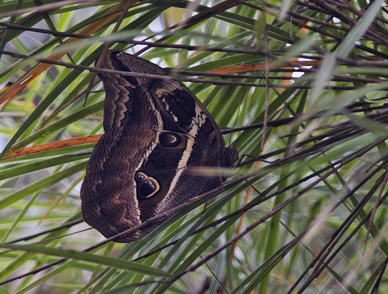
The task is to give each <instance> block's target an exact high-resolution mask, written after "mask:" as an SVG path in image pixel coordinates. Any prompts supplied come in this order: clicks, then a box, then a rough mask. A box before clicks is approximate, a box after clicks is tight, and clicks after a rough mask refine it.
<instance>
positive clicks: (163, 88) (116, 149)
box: [81, 51, 238, 243]
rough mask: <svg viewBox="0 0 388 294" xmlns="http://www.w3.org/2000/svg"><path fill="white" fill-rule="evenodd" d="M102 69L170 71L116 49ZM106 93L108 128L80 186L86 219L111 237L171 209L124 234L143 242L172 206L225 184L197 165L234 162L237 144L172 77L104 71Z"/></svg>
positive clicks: (145, 71)
mask: <svg viewBox="0 0 388 294" xmlns="http://www.w3.org/2000/svg"><path fill="white" fill-rule="evenodd" d="M101 67H102V68H105V69H111V70H118V71H127V72H134V73H142V74H152V75H166V72H165V70H164V69H162V68H161V67H159V66H157V65H155V64H153V63H151V62H149V61H146V60H144V59H141V58H138V57H135V56H132V55H129V54H126V53H123V52H117V51H112V52H109V53H108V55H107V56H106V57H105V58H104V60H103V62H102V65H101ZM99 77H100V79H101V80H102V82H103V84H104V89H105V92H106V97H105V102H104V121H103V126H104V131H105V134H104V135H103V136H102V137H101V139H100V140H99V141H98V143H97V145H96V147H95V148H94V150H93V152H92V155H91V157H90V160H89V163H88V166H87V169H86V176H85V180H84V182H83V184H82V188H81V200H82V213H83V217H84V220H85V221H86V222H87V223H88V224H89V225H91V226H92V227H94V228H96V229H97V230H99V231H100V232H101V233H102V234H103V235H104V236H105V237H108V238H109V237H112V236H115V235H116V234H118V233H121V232H123V231H125V230H128V229H130V228H133V227H134V226H137V225H139V224H141V223H142V222H144V221H146V220H148V219H149V218H152V217H154V216H157V215H159V214H161V213H167V216H166V217H163V218H161V219H159V220H158V221H157V222H155V223H152V224H150V225H148V226H145V227H143V228H142V229H140V230H138V231H136V232H134V233H132V234H128V235H125V236H123V237H117V238H116V239H115V241H116V242H123V243H126V242H131V241H133V240H136V239H139V238H141V237H143V236H144V235H146V234H148V233H149V232H150V231H152V230H153V229H155V227H157V226H158V225H160V224H161V223H163V222H164V221H165V220H166V219H168V218H169V217H170V216H171V214H168V211H169V210H171V209H172V208H174V207H176V206H178V205H180V204H182V203H184V202H185V201H187V200H188V199H190V198H192V197H194V196H197V195H200V194H203V193H205V192H208V191H210V190H212V189H215V188H217V187H219V186H220V185H221V183H222V182H223V181H224V180H225V178H224V177H223V176H221V175H214V176H213V175H210V176H209V174H207V175H206V174H204V173H202V174H201V173H200V172H198V167H200V168H203V167H213V168H215V167H232V166H233V165H234V163H235V162H236V160H237V158H238V153H237V151H236V149H235V148H234V147H233V146H232V147H228V148H225V142H224V139H223V137H222V135H221V132H220V130H219V128H218V126H217V124H216V123H215V121H214V119H213V118H212V117H211V115H210V113H209V112H208V111H207V110H206V108H205V107H204V106H203V105H202V103H201V102H200V101H199V100H198V98H197V97H195V95H194V94H193V93H192V92H191V91H190V90H189V89H188V88H187V87H186V86H184V85H183V84H182V83H181V82H178V81H176V80H172V79H168V80H166V79H164V80H162V79H157V78H145V77H131V76H127V75H121V74H116V73H107V72H101V73H100V74H99Z"/></svg>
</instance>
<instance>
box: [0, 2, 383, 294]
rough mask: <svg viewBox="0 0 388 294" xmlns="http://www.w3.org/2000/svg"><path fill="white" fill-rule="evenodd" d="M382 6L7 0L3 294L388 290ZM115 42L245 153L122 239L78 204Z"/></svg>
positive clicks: (0, 220) (0, 63) (2, 16)
mask: <svg viewBox="0 0 388 294" xmlns="http://www.w3.org/2000/svg"><path fill="white" fill-rule="evenodd" d="M384 3H385V1H383V0H375V1H324V0H313V1H307V0H302V1H290V0H288V1H280V0H273V1H245V0H241V1H233V0H227V1H192V2H190V1H176V0H165V1H156V0H149V1H136V0H133V1H126V2H117V1H52V0H44V1H37V0H36V1H19V0H10V1H1V2H0V8H1V9H0V20H1V22H0V56H1V60H0V85H1V87H2V90H1V92H0V103H1V104H0V105H1V112H0V140H2V141H0V143H4V144H3V146H1V148H2V149H3V150H2V154H1V156H2V160H1V161H0V185H1V190H0V239H1V243H0V248H1V249H0V250H1V255H0V285H1V286H0V293H20V294H21V293H105V294H107V293H386V292H387V291H388V280H387V275H386V274H385V269H386V265H387V260H388V259H387V257H388V242H387V238H386V235H387V234H386V232H387V230H388V227H387V225H386V224H387V213H386V212H387V207H386V205H387V203H388V202H387V200H386V198H387V196H388V189H387V187H386V183H387V180H388V175H387V166H388V152H387V146H386V140H387V139H388V128H387V123H388V108H387V107H386V104H385V103H386V89H387V88H388V78H387V77H388V76H387V73H386V68H387V66H388V63H387V62H386V60H387V59H388V49H387V48H388V46H387V45H388V22H387V21H386V19H387V13H388V11H387V10H386V8H385V6H382V5H384ZM104 48H105V49H108V48H109V49H112V50H122V51H124V50H125V51H127V52H129V53H136V54H139V56H140V57H142V58H145V59H149V60H151V61H152V62H154V63H156V64H159V65H161V66H162V67H171V68H173V70H172V73H173V74H174V75H176V76H177V78H179V79H181V80H182V81H184V82H185V83H186V84H187V85H188V86H189V87H190V88H191V89H192V90H193V92H194V93H196V95H197V96H198V98H199V99H200V100H201V101H203V103H204V104H205V105H206V107H207V108H208V110H209V112H210V113H211V114H212V115H213V116H214V118H215V120H216V121H217V122H218V123H219V125H220V126H222V127H225V128H226V129H225V130H224V133H225V139H226V142H227V144H228V145H229V144H233V145H235V146H236V147H237V149H238V150H239V153H240V161H239V165H238V167H237V168H236V170H235V171H234V173H233V175H232V177H230V178H229V179H228V181H227V182H225V184H224V186H223V187H222V190H217V191H212V192H211V193H207V194H205V195H203V196H202V197H200V198H199V199H198V200H197V201H189V202H188V203H186V204H185V205H183V206H182V208H181V209H180V210H179V212H178V213H177V214H176V215H174V216H173V217H172V218H171V219H169V220H168V221H167V222H165V223H163V225H161V226H160V227H158V228H157V229H155V230H154V231H153V232H151V233H150V234H149V235H147V236H146V237H144V238H143V239H140V240H138V241H136V242H132V243H129V244H117V243H113V242H109V241H108V242H106V241H105V239H104V238H103V237H102V236H101V235H100V234H99V233H98V232H96V231H95V230H94V229H91V228H90V227H89V226H88V225H86V224H85V223H84V222H83V221H82V215H81V212H80V198H79V189H80V183H81V182H82V179H83V177H84V174H85V166H86V163H87V160H88V158H89V156H90V153H91V151H92V149H93V146H94V142H95V140H94V141H93V139H89V138H88V137H87V136H91V135H96V134H102V133H103V130H102V114H103V113H102V103H103V97H104V95H103V92H102V85H101V82H100V81H99V79H98V78H95V77H94V73H95V72H96V71H97V69H96V68H95V67H94V64H95V61H96V59H97V58H98V57H99V56H101V54H102V53H103V50H104ZM86 98H87V100H86V102H85V99H86ZM77 138H78V140H77ZM92 138H93V137H92ZM72 139H74V140H72ZM52 142H56V143H55V144H54V143H53V144H52V145H50V144H48V143H52ZM43 147H47V148H45V149H44V148H43ZM36 150H38V151H40V152H35V151H36ZM26 151H30V153H23V152H26ZM12 153H13V156H12V157H9V156H10V155H11V154H12Z"/></svg>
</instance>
